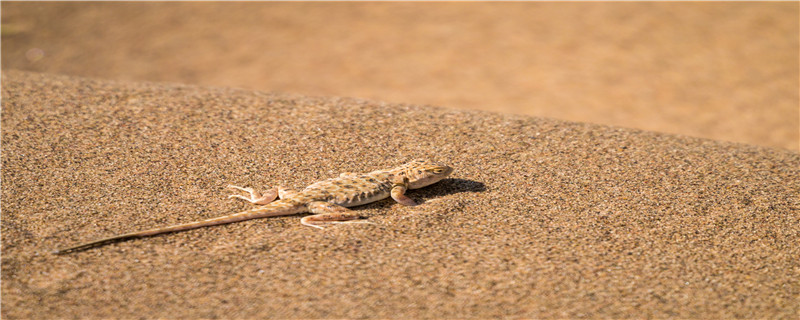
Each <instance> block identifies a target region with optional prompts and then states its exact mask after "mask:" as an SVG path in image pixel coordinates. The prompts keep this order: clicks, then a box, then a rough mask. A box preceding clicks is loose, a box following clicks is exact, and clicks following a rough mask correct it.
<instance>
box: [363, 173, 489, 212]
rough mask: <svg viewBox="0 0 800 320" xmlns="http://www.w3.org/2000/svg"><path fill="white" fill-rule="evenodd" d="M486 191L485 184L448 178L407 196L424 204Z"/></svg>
mask: <svg viewBox="0 0 800 320" xmlns="http://www.w3.org/2000/svg"><path fill="white" fill-rule="evenodd" d="M483 191H486V185H485V184H483V182H479V181H474V180H467V179H458V178H448V179H444V180H442V181H439V183H436V184H434V185H431V186H428V187H425V188H421V189H414V190H409V191H408V193H407V195H408V196H409V197H411V198H413V199H414V201H416V202H417V204H418V205H419V204H423V203H425V201H426V200H427V199H431V198H438V197H442V196H446V195H450V194H456V193H461V192H483ZM393 204H395V202H394V201H393V200H392V199H388V200H383V201H378V202H375V203H371V204H367V205H364V208H369V207H373V206H374V207H386V206H391V205H393Z"/></svg>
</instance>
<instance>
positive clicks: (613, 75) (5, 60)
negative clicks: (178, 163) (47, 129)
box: [2, 2, 800, 151]
mask: <svg viewBox="0 0 800 320" xmlns="http://www.w3.org/2000/svg"><path fill="white" fill-rule="evenodd" d="M799 6H800V5H799V4H798V3H797V2H761V3H758V2H714V3H692V2H683V3H674V2H661V3H500V4H498V3H296V2H290V3H237V4H231V3H211V2H202V3H193V2H184V3H154V2H148V3H124V2H114V3H86V2H77V3H66V2H61V3H42V2H36V3H18V2H3V3H2V9H3V10H2V19H3V36H2V42H3V43H2V44H3V45H2V64H3V68H4V69H6V70H7V69H24V70H32V71H42V72H48V73H63V74H72V75H83V76H92V77H101V78H106V79H129V80H142V81H167V82H178V83H193V84H203V85H211V86H230V87H243V88H251V89H258V90H265V91H279V92H294V93H301V94H307V95H314V96H319V95H324V96H349V97H360V98H369V99H374V100H380V101H394V102H401V103H415V104H430V105H437V106H446V107H450V108H468V109H481V110H489V111H500V112H511V113H518V114H528V115H535V116H544V117H552V118H557V119H566V120H572V121H582V122H591V123H600V124H612V125H618V126H624V127H629V128H640V129H646V130H651V131H660V132H670V133H678V134H684V135H690V136H699V137H707V138H712V139H716V140H726V141H739V142H745V143H750V144H758V145H765V146H773V147H781V148H788V149H790V150H794V151H798V150H800V112H799V111H798V105H800V97H799V94H798V88H800V71H799V70H800V66H799V65H798V61H800V59H798V57H799V56H800V49H799V48H800V44H798V39H800V37H798V34H800V31H799V30H798V26H800V16H798V14H797V13H798V10H800V7H799ZM37 50H38V51H37Z"/></svg>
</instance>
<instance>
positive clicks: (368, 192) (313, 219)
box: [54, 160, 453, 254]
mask: <svg viewBox="0 0 800 320" xmlns="http://www.w3.org/2000/svg"><path fill="white" fill-rule="evenodd" d="M451 172H453V169H452V168H450V167H448V166H446V165H442V164H437V163H433V162H429V161H425V160H414V161H411V162H409V163H406V164H404V165H401V166H399V167H396V168H394V169H387V170H377V171H373V172H370V173H365V174H356V173H350V172H345V173H342V174H341V175H339V177H337V178H333V179H328V180H324V181H320V182H317V183H314V184H312V185H310V186H308V187H306V188H305V189H303V190H300V191H296V190H291V189H286V188H272V189H270V190H268V191H266V192H264V193H263V194H261V193H260V192H258V191H255V190H254V189H252V188H243V187H237V186H230V185H229V186H228V187H229V188H232V189H236V190H240V191H244V192H247V193H249V196H247V197H245V196H242V195H230V196H228V198H238V199H242V200H245V201H248V202H250V203H252V204H256V205H262V206H260V207H258V208H254V209H251V210H247V211H242V212H239V213H235V214H231V215H227V216H223V217H217V218H211V219H206V220H202V221H195V222H189V223H183V224H178V225H173V226H169V227H164V228H156V229H150V230H144V231H138V232H132V233H126V234H122V235H117V236H113V237H109V238H104V239H100V240H95V241H90V242H86V243H82V244H78V245H74V246H71V247H68V248H64V249H60V250H56V251H54V253H56V254H61V253H66V252H70V251H75V250H81V249H87V248H91V247H94V246H98V245H101V244H105V243H110V242H114V241H119V240H124V239H132V238H141V237H149V236H154V235H158V234H163V233H170V232H177V231H183V230H190V229H196V228H202V227H208V226H214V225H220V224H226V223H232V222H238V221H244V220H250V219H258V218H266V217H276V216H288V215H293V214H298V213H306V212H310V213H312V214H313V215H311V216H306V217H303V218H302V219H301V220H300V223H302V224H304V225H307V226H310V227H314V228H319V229H322V228H323V226H324V225H327V224H336V223H357V222H362V223H363V222H364V221H363V220H359V219H361V218H362V217H361V216H359V215H358V214H356V213H355V211H352V210H350V209H347V207H353V206H358V205H362V204H366V203H371V202H375V201H378V200H382V199H385V198H388V197H390V196H391V197H392V199H394V200H395V201H397V202H398V203H400V204H403V205H406V206H414V205H416V204H417V203H416V202H414V200H412V199H411V198H409V197H407V196H406V195H405V192H406V190H408V189H417V188H422V187H425V186H428V185H431V184H434V183H436V182H439V181H440V180H442V179H444V178H445V177H447V176H448V175H450V173H451ZM276 197H277V198H279V200H277V201H276V200H275V198H276Z"/></svg>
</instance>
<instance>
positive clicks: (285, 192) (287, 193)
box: [278, 187, 299, 200]
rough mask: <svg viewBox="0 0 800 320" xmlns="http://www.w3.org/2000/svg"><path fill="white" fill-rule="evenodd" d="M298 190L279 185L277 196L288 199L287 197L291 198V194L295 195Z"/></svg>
mask: <svg viewBox="0 0 800 320" xmlns="http://www.w3.org/2000/svg"><path fill="white" fill-rule="evenodd" d="M298 192H299V191H297V190H295V189H289V188H284V187H280V188H278V198H280V199H282V200H283V199H288V198H291V197H292V196H294V195H296V194H297V193H298Z"/></svg>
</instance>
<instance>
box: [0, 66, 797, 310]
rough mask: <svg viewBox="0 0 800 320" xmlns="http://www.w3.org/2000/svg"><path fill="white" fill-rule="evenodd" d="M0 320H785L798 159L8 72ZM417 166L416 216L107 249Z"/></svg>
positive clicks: (390, 212)
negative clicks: (104, 240) (433, 179)
mask: <svg viewBox="0 0 800 320" xmlns="http://www.w3.org/2000/svg"><path fill="white" fill-rule="evenodd" d="M2 95H3V99H2V317H3V318H4V319H53V318H89V319H97V318H182V319H189V318H229V319H230V318H233V319H253V318H267V317H274V318H360V317H370V318H469V317H478V318H489V317H526V318H577V317H591V318H625V317H637V318H642V317H653V318H734V317H737V318H795V319H796V318H797V317H798V316H800V313H799V312H800V311H798V310H799V309H798V308H800V300H799V299H800V298H799V297H800V282H798V279H800V277H799V276H798V274H799V273H800V262H798V261H800V260H798V257H800V246H798V245H797V244H798V243H800V210H798V208H799V207H800V200H799V199H798V194H800V170H799V169H798V168H800V155H799V154H798V153H795V152H791V151H787V150H782V149H772V148H766V147H756V146H751V145H744V144H735V143H727V142H717V141H711V140H704V139H699V138H690V137H685V136H677V135H669V134H661V133H653V132H645V131H638V130H632V129H621V128H616V127H608V126H601V125H591V124H582V123H572V122H563V121H556V120H550V119H543V118H530V117H523V116H509V115H499V114H494V113H487V112H480V111H457V110H449V109H440V108H434V107H425V106H415V105H400V104H386V103H380V102H374V101H365V100H357V99H341V98H314V97H305V96H296V95H285V94H272V93H264V92H253V91H245V90H234V89H220V88H205V87H195V86H186V85H174V84H153V83H127V82H111V81H99V80H88V79H83V78H75V77H66V76H55V75H47V74H36V73H24V72H18V71H5V72H3V76H2ZM413 158H429V159H433V160H438V161H442V162H446V163H448V164H450V165H451V166H453V167H454V168H455V172H454V174H453V175H452V177H451V179H447V180H444V181H443V182H441V183H439V184H437V185H434V186H431V187H428V188H426V189H420V190H415V191H413V192H411V193H410V196H411V197H412V198H414V199H416V200H418V201H422V202H424V203H423V204H422V205H420V206H417V207H403V206H401V205H398V204H396V203H394V202H392V201H381V202H378V203H375V204H371V205H366V206H363V207H360V208H358V209H357V210H359V212H360V213H362V214H363V215H365V216H368V217H369V220H370V221H372V222H374V223H375V224H374V225H369V224H356V225H342V226H336V227H332V228H328V229H325V230H316V229H312V228H308V227H304V226H301V225H300V224H299V217H298V216H288V217H278V218H271V219H262V220H253V221H246V222H240V223H236V224H230V225H224V226H217V227H211V228H203V229H197V230H192V231H187V232H182V233H175V234H169V235H163V236H158V237H152V238H146V239H136V240H131V241H126V242H120V243H115V244H111V245H107V246H103V247H99V248H94V249H91V250H88V251H83V252H77V253H73V254H69V255H63V256H56V255H52V254H50V251H51V250H52V249H54V248H58V247H61V246H64V245H67V244H72V243H75V242H80V241H85V240H90V239H94V238H98V237H103V236H108V235H113V234H117V233H123V232H128V231H133V230H139V229H144V228H152V227H157V226H165V225H168V224H174V223H180V222H187V221H192V220H197V219H205V218H209V217H215V216H219V215H224V214H229V213H232V212H236V211H238V210H243V209H245V208H248V207H249V206H248V205H246V204H244V203H241V202H237V201H233V200H228V199H226V196H227V194H228V192H227V190H225V189H224V187H225V185H227V184H238V185H248V186H255V187H264V186H272V185H285V186H292V187H302V186H304V185H306V184H309V183H311V182H314V181H317V180H320V179H325V178H329V177H333V176H336V175H337V174H338V173H340V172H343V171H366V170H373V169H377V168H384V167H390V166H394V165H397V164H400V163H403V162H405V161H407V160H410V159H413Z"/></svg>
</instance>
